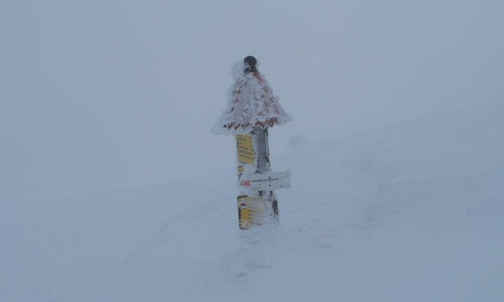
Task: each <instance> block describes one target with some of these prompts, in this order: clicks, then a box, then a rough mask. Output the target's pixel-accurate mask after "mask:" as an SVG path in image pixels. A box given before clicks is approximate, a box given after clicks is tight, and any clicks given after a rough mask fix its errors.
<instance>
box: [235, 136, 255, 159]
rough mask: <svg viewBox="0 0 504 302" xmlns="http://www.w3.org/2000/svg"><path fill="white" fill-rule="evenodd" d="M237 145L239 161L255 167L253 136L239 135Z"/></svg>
mask: <svg viewBox="0 0 504 302" xmlns="http://www.w3.org/2000/svg"><path fill="white" fill-rule="evenodd" d="M236 144H237V147H238V161H239V162H241V163H244V164H249V165H252V166H253V165H254V162H255V156H256V155H255V150H254V140H253V139H252V136H251V135H249V134H237V135H236Z"/></svg>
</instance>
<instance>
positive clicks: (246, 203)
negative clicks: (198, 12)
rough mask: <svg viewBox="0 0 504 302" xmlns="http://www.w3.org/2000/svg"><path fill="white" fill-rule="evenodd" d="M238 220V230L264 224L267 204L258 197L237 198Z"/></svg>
mask: <svg viewBox="0 0 504 302" xmlns="http://www.w3.org/2000/svg"><path fill="white" fill-rule="evenodd" d="M237 200H238V220H239V224H240V229H243V230H245V229H248V228H250V227H251V226H253V225H261V224H264V223H266V213H267V210H266V208H267V203H266V201H264V200H263V199H262V198H261V197H258V196H246V195H242V196H238V198H237Z"/></svg>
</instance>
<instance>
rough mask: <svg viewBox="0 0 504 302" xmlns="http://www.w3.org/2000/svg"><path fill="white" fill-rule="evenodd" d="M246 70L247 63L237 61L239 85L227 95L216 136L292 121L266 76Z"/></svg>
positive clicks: (236, 69) (217, 123) (236, 78)
mask: <svg viewBox="0 0 504 302" xmlns="http://www.w3.org/2000/svg"><path fill="white" fill-rule="evenodd" d="M244 67H245V66H244V64H243V62H237V63H235V64H233V66H232V68H231V74H232V75H233V78H234V79H235V82H234V84H233V85H232V86H231V88H230V89H229V90H228V93H227V97H228V104H227V108H226V109H225V110H224V112H223V115H222V116H221V117H220V118H219V119H218V120H217V122H216V124H215V126H214V127H213V128H212V132H213V133H214V134H241V133H250V132H251V131H252V130H254V129H255V128H263V129H264V128H269V127H273V126H274V125H283V124H285V123H287V122H288V121H290V120H292V117H291V116H290V115H289V114H288V113H287V112H285V110H284V109H283V108H282V107H281V106H280V103H279V101H278V97H277V96H276V95H274V94H273V90H272V89H271V87H270V85H269V84H268V82H267V81H266V78H265V77H264V75H263V74H261V73H260V72H259V71H257V72H246V73H244V72H243V70H244Z"/></svg>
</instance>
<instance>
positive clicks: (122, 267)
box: [0, 108, 504, 302]
mask: <svg viewBox="0 0 504 302" xmlns="http://www.w3.org/2000/svg"><path fill="white" fill-rule="evenodd" d="M502 117H504V110H503V109H502V108H492V109H488V110H477V111H471V112H458V113H455V112H454V113H447V114H443V115H439V116H430V117H427V118H423V119H418V120H413V121H409V122H405V123H402V124H399V125H393V126H390V127H386V128H382V129H376V130H373V131H369V132H365V133H358V134H356V135H354V136H352V137H349V138H347V139H344V140H337V141H324V142H320V143H313V144H308V145H306V146H304V147H301V148H297V149H295V150H293V151H291V152H290V153H288V154H286V155H284V156H281V157H277V158H273V159H272V166H273V170H275V171H282V170H285V169H287V168H290V169H291V170H292V183H293V187H292V188H291V189H289V190H283V191H278V196H279V202H280V204H279V206H280V218H281V225H280V226H279V227H260V228H255V229H252V230H249V231H240V230H238V227H237V217H236V216H237V213H236V206H235V195H236V189H235V188H234V185H235V179H234V175H232V174H233V171H221V172H218V173H217V172H216V173H213V174H208V175H202V176H201V177H199V178H197V179H189V180H184V181H182V180H181V181H179V182H176V183H169V184H159V185H152V186H146V187H140V188H131V189H125V190H122V191H111V192H103V193H99V194H96V195H91V196H83V197H81V198H76V199H72V200H58V201H54V202H52V203H47V204H40V203H38V202H36V201H34V202H33V203H26V204H19V203H16V204H15V203H10V202H9V201H1V203H0V231H1V241H0V272H1V274H0V301H6V302H7V301H9V302H10V301H12V302H21V301H37V302H44V301H65V302H76V301H82V302H84V301H86V302H89V301H94V302H99V301H103V302H105V301H106V302H111V301H121V302H125V301H222V302H226V301H384V302H391V301H401V302H404V301H422V302H424V301H456V302H461V301H496V302H497V301H504V258H503V256H502V255H504V236H503V235H502V231H503V230H504V222H503V217H504V186H503V184H504V127H503V126H502ZM272 131H273V132H274V131H275V130H274V129H273V130H272ZM230 139H231V138H230Z"/></svg>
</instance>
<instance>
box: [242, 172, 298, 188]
mask: <svg viewBox="0 0 504 302" xmlns="http://www.w3.org/2000/svg"><path fill="white" fill-rule="evenodd" d="M241 185H242V186H244V187H247V188H249V189H251V190H254V191H273V190H276V189H288V188H290V187H291V180H290V170H287V171H285V172H266V173H263V174H252V175H250V176H249V179H246V180H243V181H242V182H241Z"/></svg>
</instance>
